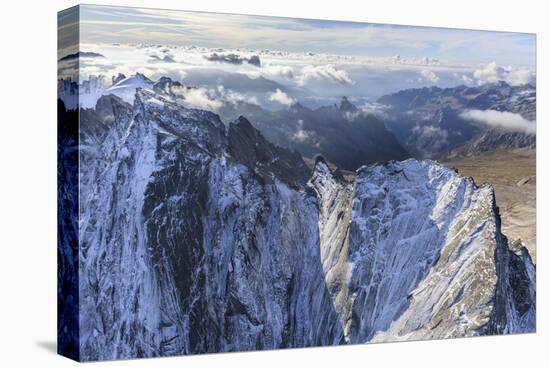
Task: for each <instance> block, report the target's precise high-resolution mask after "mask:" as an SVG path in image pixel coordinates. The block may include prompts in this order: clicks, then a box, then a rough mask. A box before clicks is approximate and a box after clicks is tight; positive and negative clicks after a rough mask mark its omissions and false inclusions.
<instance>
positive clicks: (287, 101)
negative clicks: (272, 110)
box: [269, 88, 296, 106]
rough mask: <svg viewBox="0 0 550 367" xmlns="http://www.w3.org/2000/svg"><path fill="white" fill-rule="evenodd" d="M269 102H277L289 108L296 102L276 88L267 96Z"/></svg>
mask: <svg viewBox="0 0 550 367" xmlns="http://www.w3.org/2000/svg"><path fill="white" fill-rule="evenodd" d="M269 100H270V101H271V102H278V103H280V104H282V105H285V106H291V105H293V104H294V103H296V101H295V100H294V98H292V97H290V96H289V95H288V94H286V93H285V92H283V91H282V90H280V89H279V88H277V90H276V91H275V92H273V93H271V94H270V95H269Z"/></svg>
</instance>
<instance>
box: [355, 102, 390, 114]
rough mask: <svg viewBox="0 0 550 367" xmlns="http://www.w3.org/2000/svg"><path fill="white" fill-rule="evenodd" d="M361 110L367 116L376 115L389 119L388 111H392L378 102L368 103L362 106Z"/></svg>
mask: <svg viewBox="0 0 550 367" xmlns="http://www.w3.org/2000/svg"><path fill="white" fill-rule="evenodd" d="M360 109H361V112H363V113H364V114H365V115H374V116H378V117H381V118H387V117H388V114H387V111H388V110H389V109H390V106H388V105H385V104H382V103H377V102H368V103H365V104H364V105H363V106H361V108H360Z"/></svg>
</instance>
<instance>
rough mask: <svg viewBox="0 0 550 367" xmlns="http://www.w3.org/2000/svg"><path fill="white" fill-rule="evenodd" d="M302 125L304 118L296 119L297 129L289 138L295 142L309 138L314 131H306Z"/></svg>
mask: <svg viewBox="0 0 550 367" xmlns="http://www.w3.org/2000/svg"><path fill="white" fill-rule="evenodd" d="M303 126H304V120H298V131H296V132H295V133H294V134H293V135H292V137H291V139H292V140H294V141H297V142H300V143H301V142H304V141H306V140H307V139H310V138H311V137H312V136H313V135H314V133H313V132H312V131H307V130H304V129H303Z"/></svg>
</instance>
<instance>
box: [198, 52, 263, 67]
mask: <svg viewBox="0 0 550 367" xmlns="http://www.w3.org/2000/svg"><path fill="white" fill-rule="evenodd" d="M204 58H205V59H206V60H208V61H213V62H222V63H227V64H233V65H242V63H243V62H247V63H249V64H250V65H254V66H258V67H260V66H261V61H260V57H259V56H258V55H252V56H250V57H248V58H247V57H241V56H240V55H237V54H218V53H216V52H214V53H213V54H211V55H208V56H205V57H204Z"/></svg>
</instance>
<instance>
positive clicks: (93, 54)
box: [59, 51, 105, 61]
mask: <svg viewBox="0 0 550 367" xmlns="http://www.w3.org/2000/svg"><path fill="white" fill-rule="evenodd" d="M81 57H88V58H94V57H105V56H103V55H102V54H100V53H97V52H91V51H78V52H75V53H74V54H69V55H66V56H63V57H62V58H60V59H59V61H70V60H76V59H78V58H81Z"/></svg>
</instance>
